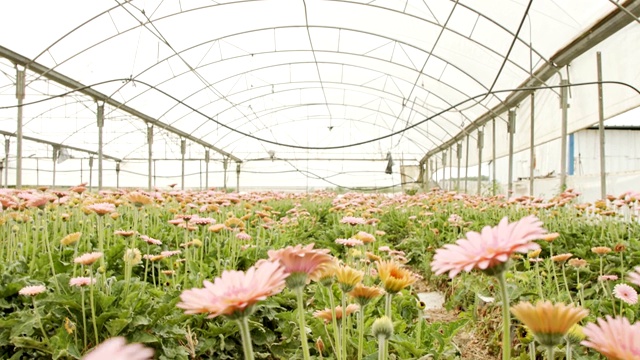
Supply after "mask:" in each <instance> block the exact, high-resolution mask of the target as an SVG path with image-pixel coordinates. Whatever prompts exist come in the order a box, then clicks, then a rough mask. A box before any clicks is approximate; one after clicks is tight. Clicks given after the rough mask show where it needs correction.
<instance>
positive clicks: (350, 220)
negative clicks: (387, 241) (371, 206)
mask: <svg viewBox="0 0 640 360" xmlns="http://www.w3.org/2000/svg"><path fill="white" fill-rule="evenodd" d="M340 223H342V224H348V225H351V226H356V225H364V224H365V223H366V221H365V220H364V219H363V218H360V217H355V216H345V217H343V218H342V219H341V220H340Z"/></svg>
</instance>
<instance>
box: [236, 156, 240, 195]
mask: <svg viewBox="0 0 640 360" xmlns="http://www.w3.org/2000/svg"><path fill="white" fill-rule="evenodd" d="M236 192H237V193H239V192H240V163H239V162H237V163H236Z"/></svg>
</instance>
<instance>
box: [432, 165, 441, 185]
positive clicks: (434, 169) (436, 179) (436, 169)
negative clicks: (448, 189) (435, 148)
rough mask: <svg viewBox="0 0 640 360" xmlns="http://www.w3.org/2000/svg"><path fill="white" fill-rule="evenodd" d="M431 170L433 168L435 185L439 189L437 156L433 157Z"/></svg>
mask: <svg viewBox="0 0 640 360" xmlns="http://www.w3.org/2000/svg"><path fill="white" fill-rule="evenodd" d="M431 165H433V166H431V170H433V175H434V177H435V182H436V187H437V188H438V189H440V183H439V182H438V158H435V159H433V163H432V164H431Z"/></svg>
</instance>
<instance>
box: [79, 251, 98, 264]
mask: <svg viewBox="0 0 640 360" xmlns="http://www.w3.org/2000/svg"><path fill="white" fill-rule="evenodd" d="M103 255H104V254H103V253H101V252H99V251H95V252H92V253H87V254H82V255H80V256H78V257H76V258H75V259H73V262H74V263H76V264H82V265H92V264H93V263H95V262H96V261H98V260H100V258H101V257H102V256H103Z"/></svg>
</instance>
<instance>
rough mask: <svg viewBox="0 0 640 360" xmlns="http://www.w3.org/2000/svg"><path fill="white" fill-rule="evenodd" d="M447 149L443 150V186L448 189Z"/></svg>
mask: <svg viewBox="0 0 640 360" xmlns="http://www.w3.org/2000/svg"><path fill="white" fill-rule="evenodd" d="M447 165H448V164H447V150H445V151H443V152H442V185H443V186H442V188H443V189H448V188H449V187H448V186H447Z"/></svg>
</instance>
